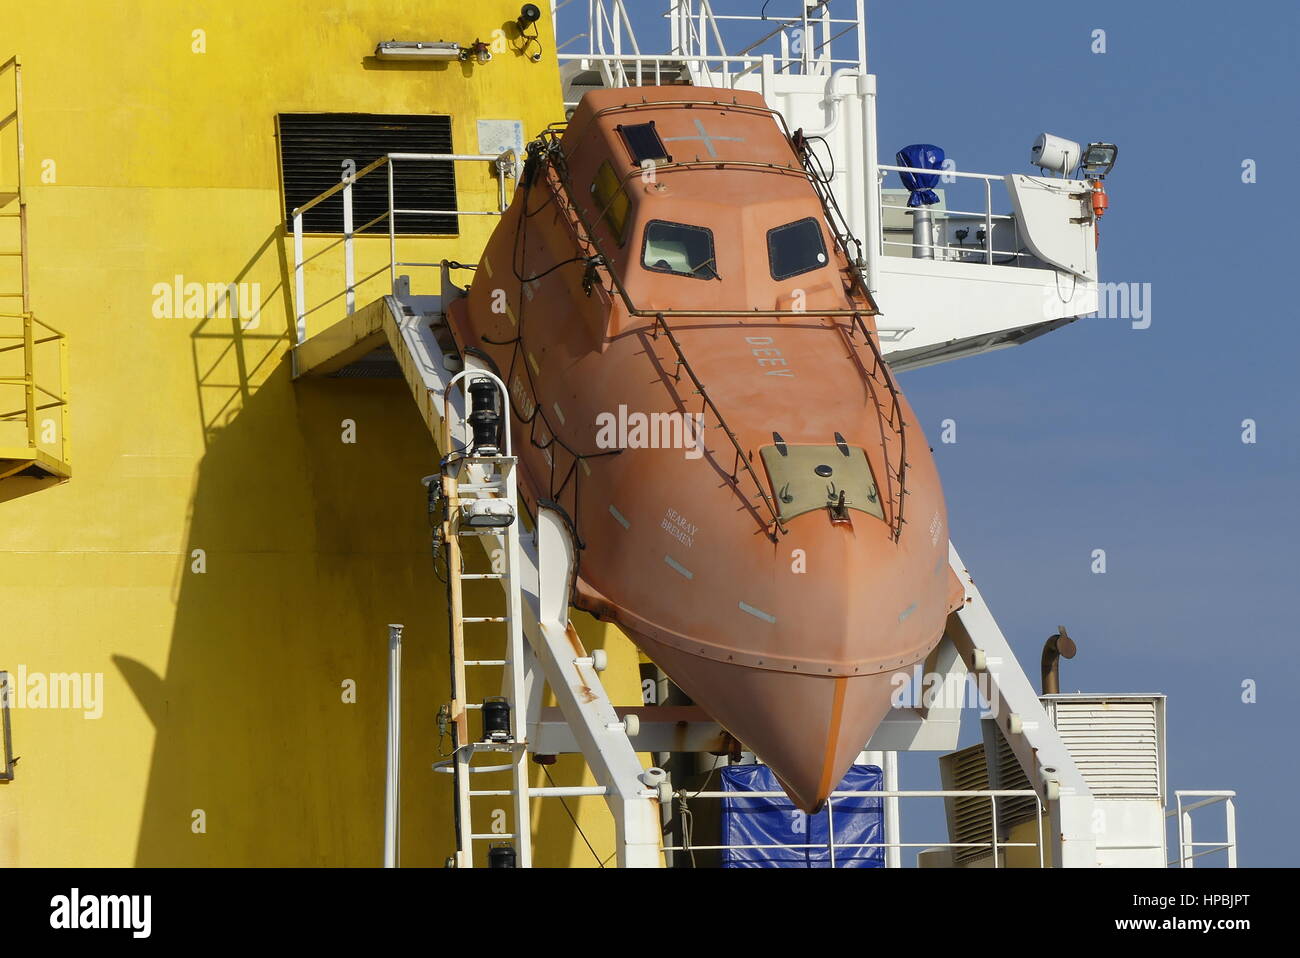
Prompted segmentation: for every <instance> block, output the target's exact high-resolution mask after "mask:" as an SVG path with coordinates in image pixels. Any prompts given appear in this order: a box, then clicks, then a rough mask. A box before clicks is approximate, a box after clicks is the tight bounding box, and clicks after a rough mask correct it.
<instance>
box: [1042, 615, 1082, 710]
mask: <svg viewBox="0 0 1300 958" xmlns="http://www.w3.org/2000/svg"><path fill="white" fill-rule="evenodd" d="M1077 651H1079V648H1078V646H1076V645H1075V644H1074V640H1073V639H1071V638H1070V636H1069V635H1068V634H1067V633H1066V631H1065V626H1061V627H1060V629H1059V631H1058V632H1057V633H1056V634H1055V635H1053V636H1051V637H1050V638H1049V639H1048V640H1047V643H1046V644H1045V645H1044V646H1043V660H1042V667H1043V668H1042V672H1043V694H1044V695H1057V694H1059V693H1060V691H1061V658H1062V657H1064V658H1067V659H1072V658H1074V653H1076V652H1077Z"/></svg>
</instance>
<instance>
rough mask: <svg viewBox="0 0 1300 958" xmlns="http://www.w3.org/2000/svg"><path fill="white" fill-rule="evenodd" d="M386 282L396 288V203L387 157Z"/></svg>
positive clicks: (391, 172)
mask: <svg viewBox="0 0 1300 958" xmlns="http://www.w3.org/2000/svg"><path fill="white" fill-rule="evenodd" d="M388 282H389V287H390V288H389V290H388V291H389V292H390V293H391V292H393V291H394V290H395V289H397V203H396V202H395V201H394V200H393V160H392V157H389V159H388Z"/></svg>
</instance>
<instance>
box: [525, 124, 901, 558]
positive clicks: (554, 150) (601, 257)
mask: <svg viewBox="0 0 1300 958" xmlns="http://www.w3.org/2000/svg"><path fill="white" fill-rule="evenodd" d="M711 102H712V103H713V105H717V106H720V107H726V108H727V109H729V110H737V109H744V110H748V111H750V112H754V113H761V114H766V115H768V116H770V117H772V118H773V119H774V120H775V121H776V123H777V125H778V126H779V127H780V128H781V130H782V132H783V134H784V136H785V138H786V142H787V143H789V144H790V145H791V149H792V151H793V152H794V154H795V157H796V158H797V159H798V160H799V161H800V162H799V165H798V166H782V165H780V164H775V163H760V162H756V161H753V160H709V161H693V162H678V163H666V164H663V165H660V166H656V167H655V172H656V174H659V173H665V172H670V171H674V170H685V169H697V170H704V169H709V170H717V169H724V168H728V169H734V168H748V169H758V170H761V171H764V172H772V173H791V174H796V175H799V176H803V177H804V178H805V179H807V180H809V182H810V183H811V184H812V186H813V191H814V193H816V195H817V197H818V199H819V200H820V202H821V204H822V211H823V214H824V215H825V216H826V218H827V221H828V222H830V223H834V222H835V220H834V218H833V214H832V206H834V213H837V214H839V215H840V219H841V221H842V220H843V215H842V213H840V211H839V208H838V205H835V204H834V199H833V197H831V198H830V199H829V200H828V196H827V193H826V192H825V191H824V189H823V187H824V186H825V184H824V182H823V181H822V180H821V178H820V177H819V176H818V175H817V173H816V172H815V171H813V170H812V169H810V168H809V167H808V160H807V157H806V155H805V154H804V153H803V152H802V151H800V150H799V148H798V147H797V146H796V145H795V143H794V139H793V137H792V136H791V134H790V129H789V126H788V125H787V124H786V122H785V118H784V117H783V116H781V114H780V113H778V112H776V111H774V110H770V109H767V108H760V107H755V106H750V105H748V104H741V103H736V102H732V103H724V102H723V101H711ZM700 105H705V106H707V105H710V102H707V101H699V100H659V101H648V102H643V103H629V104H623V105H621V106H614V107H607V108H605V109H604V110H600V111H598V112H596V113H594V114H593V115H592V117H591V119H592V120H594V119H595V118H596V117H599V116H603V115H605V114H607V113H612V112H617V111H621V110H637V109H644V108H647V107H652V108H659V107H664V106H683V107H686V106H691V107H696V106H700ZM564 132H565V129H564V128H561V127H558V126H556V127H551V128H548V129H547V130H546V131H544V132H543V134H542V136H541V138H540V139H541V141H542V142H543V143H545V144H546V145H545V146H543V148H542V149H541V151H540V152H541V153H543V154H545V155H546V156H547V157H548V158H549V159H550V161H551V163H550V165H551V166H552V167H553V168H554V169H555V171H556V174H557V176H558V179H559V185H560V191H559V192H558V193H557V198H559V197H560V196H562V197H563V199H564V200H565V201H566V205H567V207H568V212H569V213H570V214H571V215H572V216H573V218H574V219H575V220H577V222H578V223H579V225H581V227H582V230H583V232H584V233H585V237H579V241H580V242H585V243H587V244H588V245H590V246H591V247H592V248H594V250H595V252H596V256H595V257H594V258H593V259H594V262H595V264H596V265H599V266H603V267H604V269H605V273H606V275H607V276H608V277H609V279H610V284H611V286H612V287H613V290H614V292H615V293H617V295H618V297H619V298H620V299H621V300H622V301H623V305H624V307H625V308H626V310H627V312H628V314H629V315H630V316H637V317H645V318H648V319H650V320H652V328H653V329H654V330H655V334H656V335H657V332H658V330H659V329H663V330H664V331H665V332H666V333H667V334H668V337H669V342H670V343H671V344H672V346H673V349H674V350H675V351H676V353H677V357H678V362H679V365H681V366H684V367H685V368H686V370H687V373H688V374H689V375H690V377H691V380H692V381H693V382H694V383H695V386H696V389H697V390H699V392H700V395H701V396H702V397H704V400H705V402H706V404H707V405H708V406H709V408H710V409H711V410H712V412H713V414H714V416H716V417H717V419H718V423H719V425H721V426H722V427H723V430H724V431H725V432H726V433H727V437H728V439H730V441H731V443H732V445H733V446H734V447H735V448H736V453H737V459H738V462H740V463H742V464H744V466H745V469H746V471H747V472H748V473H749V475H750V476H751V477H752V478H753V480H754V482H755V484H756V486H757V487H758V491H759V494H760V496H762V498H763V501H764V503H765V504H766V505H767V508H768V511H769V512H770V513H771V514H772V517H773V521H774V523H775V528H776V529H777V530H778V531H780V532H782V533H784V532H785V531H786V530H785V527H784V525H782V523H781V521H780V513H779V511H778V510H777V509H776V507H775V505H774V504H773V503H772V501H771V500H770V498H769V497H768V495H767V492H766V490H765V489H764V488H763V484H762V481H761V480H760V479H759V478H758V476H757V474H756V473H755V472H754V470H753V468H752V466H750V464H749V459H748V456H746V455H745V453H744V450H743V448H742V447H741V445H740V442H739V440H738V439H737V438H736V436H735V433H734V432H733V431H732V430H731V429H730V428H729V427H728V426H727V425H726V421H725V419H724V418H723V417H722V414H721V411H720V410H719V409H718V407H717V406H716V404H715V403H714V402H713V400H712V399H711V398H709V396H708V392H707V390H706V389H705V387H704V384H703V383H702V382H701V381H700V380H699V378H698V376H696V374H695V372H694V370H693V369H692V368H691V366H690V363H689V361H688V360H687V359H686V355H685V352H684V351H683V350H682V348H681V344H680V343H679V342H678V341H677V339H676V337H675V336H673V335H672V332H671V330H669V328H668V324H667V322H666V321H665V318H664V317H666V316H690V317H733V318H744V317H755V316H760V317H772V316H805V315H806V313H804V312H800V311H797V310H789V309H773V310H760V309H755V310H743V311H742V310H719V309H707V310H692V309H645V308H642V307H639V306H637V305H636V303H634V302H633V301H632V297H631V295H630V294H629V293H628V292H627V289H626V288H625V287H624V286H623V283H622V281H621V279H620V277H619V276H618V274H617V273H616V272H615V271H614V270H613V269H612V268H611V267H610V266H609V263H610V262H611V260H610V259H609V257H608V256H606V255H605V251H604V249H603V248H602V247H601V243H600V241H599V240H598V239H597V236H596V232H595V230H593V229H592V225H591V224H590V223H589V222H588V221H587V219H586V217H584V216H583V215H582V211H581V210H580V209H579V207H578V205H577V203H576V202H575V201H574V191H573V187H572V183H571V181H570V179H569V176H568V166H567V162H566V160H567V158H566V157H565V156H564V153H563V151H562V150H561V149H560V137H561V135H562V134H563V133H564ZM642 172H643V171H642V170H633V171H632V172H630V173H628V174H627V175H626V176H624V177H622V178H621V179H620V181H619V188H620V189H622V187H623V186H624V185H625V184H626V183H628V182H629V181H630V180H631V179H633V178H634V177H637V176H640V175H641V174H642ZM845 229H846V232H845V234H843V235H842V234H841V232H840V230H839V229H838V228H833V229H832V230H831V233H832V235H833V237H834V239H835V244H836V246H837V247H838V248H839V250H840V252H841V253H842V254H843V256H844V259H845V262H847V263H848V265H849V269H848V272H849V273H850V275H851V277H852V280H853V282H854V285H856V286H857V288H858V291H859V292H860V294H861V296H862V298H863V299H865V300H866V302H867V303H868V304H869V306H868V308H866V309H863V308H861V307H859V308H857V309H829V310H818V315H819V316H829V317H844V318H847V319H849V321H850V325H849V327H848V331H847V332H845V328H844V326H839V325H838V324H837V328H839V329H840V331H841V333H842V334H844V335H845V338H846V339H847V340H848V342H849V344H850V347H851V348H853V353H852V355H853V356H854V359H855V365H856V366H857V367H858V369H859V371H860V372H861V373H862V374H863V377H864V378H865V379H866V380H867V382H868V384H869V388H870V384H872V383H875V382H876V381H877V377H879V378H880V379H881V380H883V383H884V385H885V388H886V389H887V390H888V392H889V396H890V408H889V411H888V416H887V419H888V421H889V424H890V426H891V427H892V428H893V429H894V431H895V433H896V434H897V435H898V441H899V462H898V466H897V468H896V469H895V470H894V475H893V476H891V475H888V468H889V461H888V458H886V471H887V475H886V479H887V480H888V481H889V484H890V486H891V493H890V498H891V502H892V503H893V505H894V509H893V516H892V517H891V519H892V521H891V523H890V525H891V530H892V535H893V539H894V541H895V542H897V541H898V540H899V539H900V538H901V536H902V533H903V523H904V521H905V520H904V518H903V508H904V498H905V497H906V495H907V492H906V475H907V436H906V427H905V424H904V420H903V413H902V402H901V399H900V396H899V393H898V388H897V387H896V386H895V384H894V381H893V377H892V376H891V375H890V373H889V371H888V367H887V365H886V363H885V360H884V356H883V355H882V354H881V352H880V347H879V345H878V344H877V342H876V341H875V339H874V337H873V336H872V334H871V330H870V329H869V328H868V327H867V325H866V323H865V322H864V321H863V319H862V317H863V316H864V315H867V316H874V315H878V310H877V308H876V304H875V299H874V298H873V297H872V295H871V292H870V290H869V289H868V288H867V285H866V283H865V282H864V280H863V278H862V273H861V271H860V270H859V269H858V268H857V265H856V262H855V260H854V259H853V257H852V256H851V255H850V252H849V249H848V244H849V243H850V242H853V243H856V240H854V239H853V237H852V235H851V234H848V233H847V227H846V228H845ZM858 330H861V331H862V333H863V338H864V339H865V340H866V342H867V346H868V348H869V349H870V350H871V353H872V357H873V365H872V369H871V370H868V369H867V368H866V367H865V365H863V364H862V362H861V361H860V359H858V356H857V351H856V340H855V333H856V332H857V331H858ZM872 393H873V399H874V398H875V397H874V390H872ZM876 402H877V406H879V405H880V403H879V400H876ZM733 472H734V470H733ZM732 478H733V480H734V478H735V476H734V475H733V477H732ZM895 478H896V479H897V484H898V487H897V490H896V491H894V490H893V489H892V486H893V484H894V483H893V480H894V479H895ZM767 528H768V527H767V524H766V523H764V529H765V531H767ZM767 534H768V536H769V538H771V539H772V540H773V541H775V540H776V535H775V533H773V532H771V531H767Z"/></svg>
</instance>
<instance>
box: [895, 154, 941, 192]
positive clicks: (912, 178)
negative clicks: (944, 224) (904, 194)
mask: <svg viewBox="0 0 1300 958" xmlns="http://www.w3.org/2000/svg"><path fill="white" fill-rule="evenodd" d="M898 165H899V166H910V167H913V168H915V169H918V170H942V169H943V150H942V149H941V148H940V147H937V146H932V145H931V144H929V143H913V144H912V145H911V146H905V147H903V148H902V149H901V150H899V151H898ZM898 176H899V178H900V179H901V180H902V181H903V185H904V186H906V187H907V188H908V190H910V191H911V195H910V196H909V197H908V198H907V205H908V206H930V205H931V204H934V203H938V202H939V195H938V194H937V193H935V192H934V188H935V187H936V186H937V185H938V184H939V174H938V173H899V174H898Z"/></svg>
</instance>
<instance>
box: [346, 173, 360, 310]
mask: <svg viewBox="0 0 1300 958" xmlns="http://www.w3.org/2000/svg"><path fill="white" fill-rule="evenodd" d="M343 182H344V186H343V282H344V283H345V284H346V285H345V286H344V294H345V299H344V301H345V303H346V304H347V311H348V315H349V316H351V315H352V314H353V313H355V312H356V311H357V291H356V281H357V277H356V267H355V263H354V261H353V258H352V184H353V183H354V182H355V180H354V178H353V177H352V175H351V174H349V175H348V176H347V177H346V178H345V179H344V181H343Z"/></svg>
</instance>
